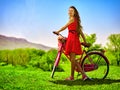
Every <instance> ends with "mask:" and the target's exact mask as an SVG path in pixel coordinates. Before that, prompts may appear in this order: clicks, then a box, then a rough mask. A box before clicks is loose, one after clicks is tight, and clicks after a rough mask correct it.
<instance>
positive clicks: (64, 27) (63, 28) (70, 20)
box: [56, 17, 74, 34]
mask: <svg viewBox="0 0 120 90" xmlns="http://www.w3.org/2000/svg"><path fill="white" fill-rule="evenodd" d="M72 22H74V18H73V17H71V18H70V19H69V21H68V23H67V24H66V25H65V26H63V27H62V28H61V29H60V30H58V31H56V33H58V34H59V33H60V32H61V31H64V30H65V29H66V28H67V27H68V25H70V24H71V23H72Z"/></svg>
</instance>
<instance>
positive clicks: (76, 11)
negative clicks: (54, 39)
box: [70, 6, 83, 36]
mask: <svg viewBox="0 0 120 90" xmlns="http://www.w3.org/2000/svg"><path fill="white" fill-rule="evenodd" d="M70 8H73V9H74V13H75V14H74V17H75V18H76V19H77V22H78V26H77V33H78V35H79V36H80V31H81V30H82V29H83V27H82V25H81V19H80V16H79V12H78V10H77V9H76V8H75V7H74V6H70Z"/></svg>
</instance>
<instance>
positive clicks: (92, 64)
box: [81, 52, 109, 79]
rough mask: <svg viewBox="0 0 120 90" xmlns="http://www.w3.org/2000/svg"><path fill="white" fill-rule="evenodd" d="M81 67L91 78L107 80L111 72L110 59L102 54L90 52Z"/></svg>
mask: <svg viewBox="0 0 120 90" xmlns="http://www.w3.org/2000/svg"><path fill="white" fill-rule="evenodd" d="M81 66H82V68H83V70H84V72H85V73H86V75H87V76H88V77H89V78H92V79H105V78H106V76H107V75H108V72H109V62H108V59H107V58H106V57H105V56H104V55H103V54H102V53H100V52H89V53H88V54H87V55H86V56H85V57H84V58H83V60H82V63H81Z"/></svg>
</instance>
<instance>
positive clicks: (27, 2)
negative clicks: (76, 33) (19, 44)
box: [0, 0, 120, 47]
mask: <svg viewBox="0 0 120 90" xmlns="http://www.w3.org/2000/svg"><path fill="white" fill-rule="evenodd" d="M70 6H75V7H76V8H77V9H78V11H79V14H80V17H81V22H82V26H83V32H84V33H86V34H88V35H90V34H92V33H96V35H97V41H96V43H98V44H102V45H105V44H106V42H107V37H108V36H109V35H110V34H115V33H120V1H119V0H0V34H2V35H6V36H12V37H18V38H25V39H27V40H28V41H30V42H33V43H39V44H43V45H46V46H51V47H57V36H55V35H54V34H53V33H52V31H56V30H59V29H60V28H61V27H62V26H64V25H65V24H66V23H67V21H68V18H69V16H68V9H69V7H70ZM62 34H63V35H64V36H67V35H68V30H67V29H66V30H65V31H63V32H62Z"/></svg>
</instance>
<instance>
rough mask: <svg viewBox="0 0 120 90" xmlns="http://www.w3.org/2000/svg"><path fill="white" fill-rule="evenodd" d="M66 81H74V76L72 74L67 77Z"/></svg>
mask: <svg viewBox="0 0 120 90" xmlns="http://www.w3.org/2000/svg"><path fill="white" fill-rule="evenodd" d="M65 80H66V81H73V80H74V77H72V76H70V77H68V78H66V79H65Z"/></svg>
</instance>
